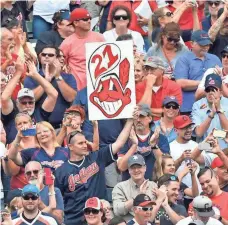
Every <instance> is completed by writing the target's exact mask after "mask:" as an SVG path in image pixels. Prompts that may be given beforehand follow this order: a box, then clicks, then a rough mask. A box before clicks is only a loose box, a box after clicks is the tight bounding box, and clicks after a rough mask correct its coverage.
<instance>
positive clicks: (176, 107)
mask: <svg viewBox="0 0 228 225" xmlns="http://www.w3.org/2000/svg"><path fill="white" fill-rule="evenodd" d="M165 108H166V109H171V108H172V109H179V106H178V105H168V104H167V105H165Z"/></svg>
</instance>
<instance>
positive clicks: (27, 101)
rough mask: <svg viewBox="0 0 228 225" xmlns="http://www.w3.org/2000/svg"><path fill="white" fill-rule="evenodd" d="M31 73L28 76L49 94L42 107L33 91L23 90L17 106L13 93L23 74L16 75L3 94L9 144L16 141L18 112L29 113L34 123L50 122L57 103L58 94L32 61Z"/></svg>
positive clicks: (19, 93) (3, 114)
mask: <svg viewBox="0 0 228 225" xmlns="http://www.w3.org/2000/svg"><path fill="white" fill-rule="evenodd" d="M27 66H28V68H29V72H28V74H27V76H31V77H32V79H34V80H35V81H36V82H37V83H38V84H39V85H40V86H41V87H42V89H43V90H44V92H45V93H46V94H47V96H46V98H45V99H44V101H43V103H42V104H41V105H37V104H36V102H35V101H36V99H35V96H34V93H33V91H32V90H30V89H28V88H23V89H21V90H20V91H19V92H18V95H17V100H16V104H14V102H13V100H12V93H13V90H14V88H15V87H16V85H17V83H18V81H19V80H20V78H21V73H15V74H14V76H13V77H12V79H11V80H10V81H9V83H8V84H7V86H6V88H5V90H4V91H3V93H2V98H1V99H2V109H1V111H2V120H3V121H4V126H5V127H6V133H7V144H10V143H12V142H13V141H14V139H15V137H16V134H17V130H16V127H15V121H14V119H15V116H16V114H17V113H18V112H24V113H28V114H29V115H30V116H31V118H32V120H33V123H34V124H35V123H36V122H40V121H43V120H45V121H48V118H49V116H50V115H51V112H52V111H53V109H54V107H55V103H56V100H57V97H58V92H57V91H56V90H55V88H54V87H53V86H52V85H51V84H50V82H48V81H47V80H46V79H45V78H43V77H42V76H40V74H39V73H38V71H37V68H36V66H35V64H34V62H32V61H27Z"/></svg>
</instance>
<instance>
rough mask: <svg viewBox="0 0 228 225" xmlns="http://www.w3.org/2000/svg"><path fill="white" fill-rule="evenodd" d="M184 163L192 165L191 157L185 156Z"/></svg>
mask: <svg viewBox="0 0 228 225" xmlns="http://www.w3.org/2000/svg"><path fill="white" fill-rule="evenodd" d="M184 161H185V163H186V165H187V166H188V165H192V159H191V158H186V159H185V160H184Z"/></svg>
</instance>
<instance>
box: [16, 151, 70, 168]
mask: <svg viewBox="0 0 228 225" xmlns="http://www.w3.org/2000/svg"><path fill="white" fill-rule="evenodd" d="M20 153H21V158H22V160H23V165H26V164H27V163H28V162H29V161H38V162H40V163H41V165H42V167H45V168H51V169H52V170H55V169H57V168H58V167H60V166H61V165H62V164H63V163H64V162H66V161H67V160H68V159H69V156H70V152H69V149H68V148H64V147H56V148H55V153H54V155H53V156H50V155H48V154H47V152H46V151H45V150H44V149H43V148H27V149H24V150H22V151H21V152H20Z"/></svg>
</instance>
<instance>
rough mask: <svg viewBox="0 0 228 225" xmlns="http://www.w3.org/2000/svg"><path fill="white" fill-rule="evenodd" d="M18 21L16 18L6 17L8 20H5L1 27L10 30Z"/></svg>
mask: <svg viewBox="0 0 228 225" xmlns="http://www.w3.org/2000/svg"><path fill="white" fill-rule="evenodd" d="M19 24H21V23H20V21H18V20H17V19H16V18H13V19H11V18H8V20H6V21H5V22H4V23H3V24H2V27H5V28H7V29H8V30H10V31H11V29H13V27H17V26H18V25H19Z"/></svg>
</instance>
